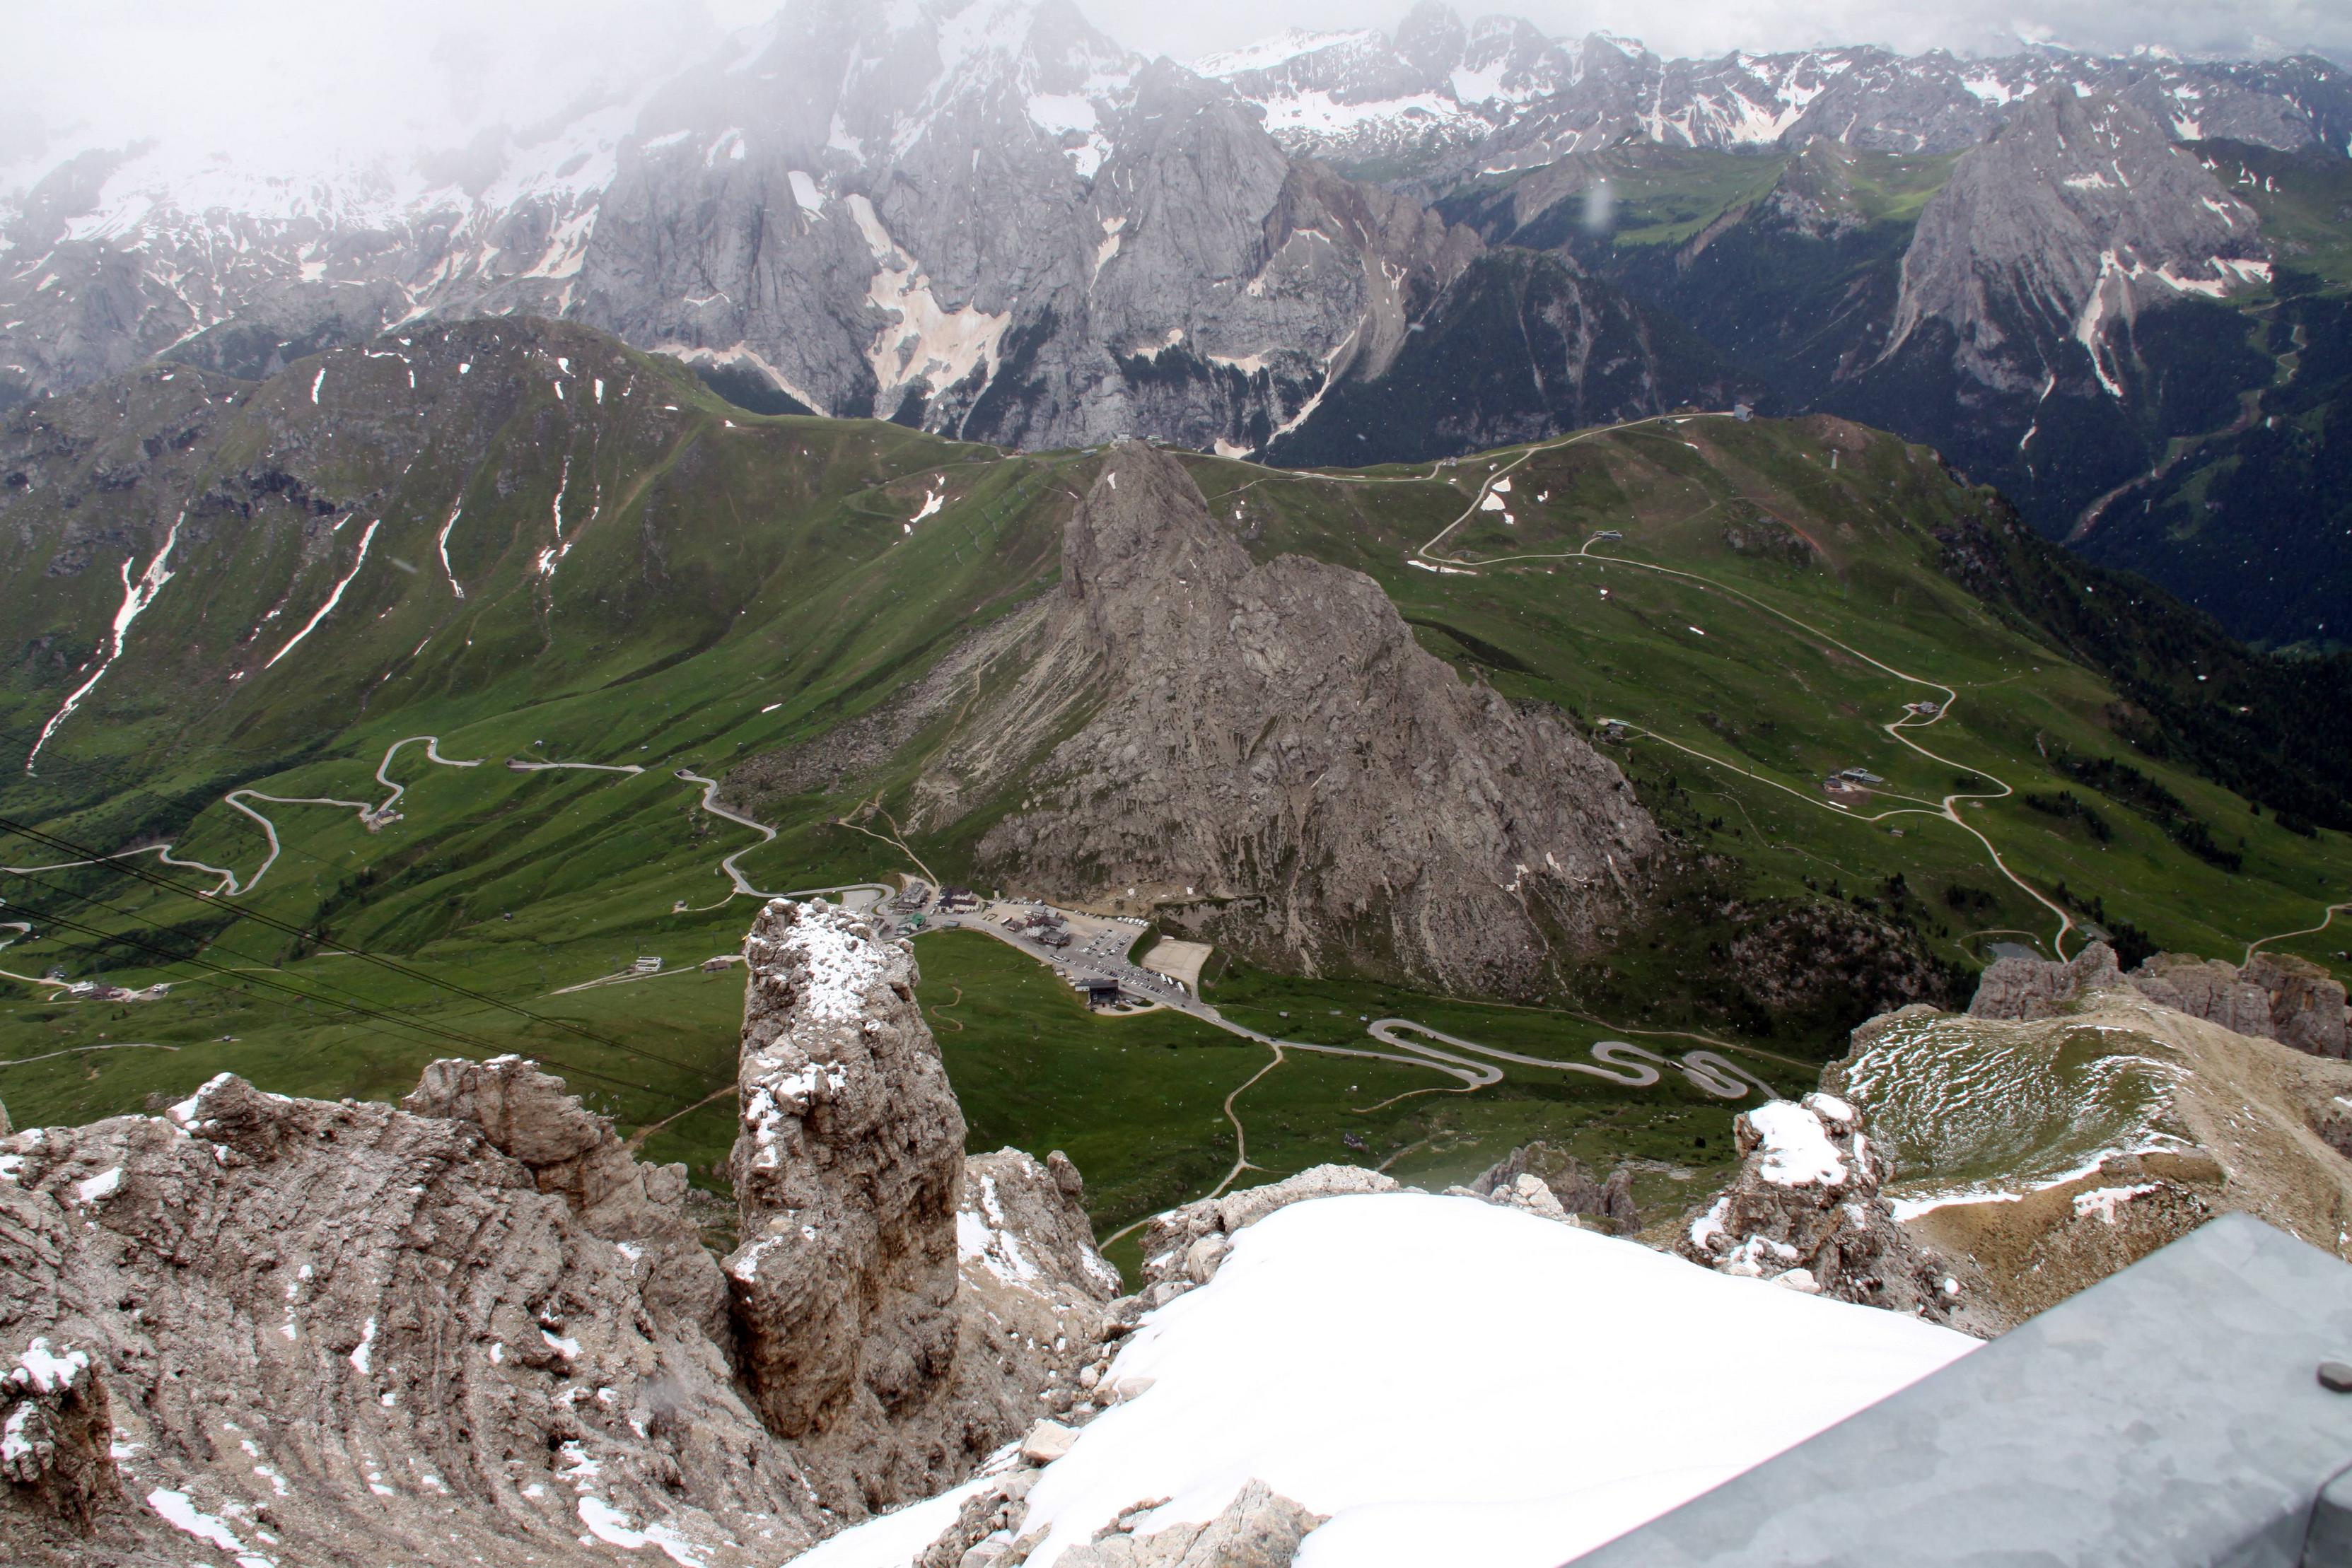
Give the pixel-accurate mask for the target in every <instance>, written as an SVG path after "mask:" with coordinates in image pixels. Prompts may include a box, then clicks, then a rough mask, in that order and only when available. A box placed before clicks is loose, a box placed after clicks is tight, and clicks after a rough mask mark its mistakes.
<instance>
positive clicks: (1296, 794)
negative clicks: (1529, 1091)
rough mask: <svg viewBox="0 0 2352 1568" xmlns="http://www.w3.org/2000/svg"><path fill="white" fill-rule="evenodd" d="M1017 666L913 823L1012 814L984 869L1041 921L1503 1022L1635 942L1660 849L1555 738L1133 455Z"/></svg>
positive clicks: (1579, 757) (1630, 805)
mask: <svg viewBox="0 0 2352 1568" xmlns="http://www.w3.org/2000/svg"><path fill="white" fill-rule="evenodd" d="M1024 654H1025V661H1026V662H1025V665H1024V667H1023V668H1022V670H1021V671H1020V674H1019V675H1018V678H1017V679H1012V680H1008V681H1007V682H1006V685H1005V687H1004V688H1003V690H1002V691H1001V694H1000V695H997V696H996V697H995V698H994V700H993V701H992V702H989V703H986V704H983V705H982V706H979V707H978V708H976V709H975V710H974V711H973V712H972V713H971V715H970V716H969V717H968V718H967V719H966V721H965V722H964V724H963V726H962V727H961V730H960V732H959V734H958V736H957V737H956V738H955V739H954V740H953V741H952V742H951V743H950V746H949V747H947V748H946V749H945V750H944V752H943V754H942V755H941V757H940V759H939V760H938V761H937V762H935V763H934V765H933V767H932V768H931V769H930V771H929V774H927V776H926V777H925V779H923V780H922V782H921V784H920V786H919V790H918V808H919V812H920V814H921V817H922V819H923V820H924V821H928V822H931V823H940V822H943V821H950V820H954V819H956V818H960V817H963V816H967V815H970V814H971V813H972V812H973V811H975V810H979V809H982V807H983V806H987V805H988V804H989V803H990V802H992V801H995V800H1002V799H1003V798H1005V797H1006V796H1007V795H1008V794H1013V797H1014V798H1015V799H1016V800H1017V804H1016V805H1014V806H1013V809H1012V810H1010V811H1008V812H1006V814H1004V815H1003V816H1002V817H1001V818H1000V819H999V820H998V821H996V822H995V823H994V824H993V825H992V826H991V827H990V828H989V829H988V831H986V833H985V834H984V836H983V837H982V840H981V842H980V846H979V854H980V860H981V862H982V866H983V868H984V869H986V870H987V871H988V872H989V873H992V875H997V876H1001V877H1002V878H1003V880H1004V881H1005V882H1007V883H1014V882H1017V883H1020V884H1022V885H1024V886H1028V887H1031V888H1034V889H1037V890H1039V891H1041V892H1049V893H1051V894H1053V896H1054V897H1055V901H1056V902H1060V903H1065V904H1078V905H1084V906H1091V907H1096V908H1099V909H1102V910H1105V911H1107V912H1112V913H1127V912H1134V913H1141V912H1142V911H1144V910H1146V909H1153V908H1156V909H1157V910H1158V911H1159V913H1160V917H1161V919H1162V920H1163V922H1165V923H1166V924H1168V925H1171V927H1174V928H1180V929H1183V930H1186V931H1189V932H1192V933H1195V934H1199V935H1202V936H1209V937H1211V939H1213V940H1215V941H1217V942H1219V943H1222V944H1223V945H1224V946H1227V947H1228V948H1229V949H1235V950H1239V951H1241V952H1243V953H1245V954H1253V955H1256V956H1261V957H1264V958H1268V959H1271V960H1273V961H1276V962H1279V963H1282V964H1284V965H1286V967H1299V968H1305V969H1307V970H1309V971H1318V972H1321V971H1331V970H1341V969H1350V968H1352V969H1360V970H1368V971H1373V972H1379V973H1384V974H1388V975H1392V976H1399V977H1405V978H1409V979H1411V980H1413V981H1415V982H1417V983H1421V984H1426V985H1430V986H1433V987H1438V988H1445V989H1451V990H1457V991H1474V992H1475V991H1487V992H1502V993H1506V994H1513V995H1519V994H1528V993H1532V992H1534V991H1536V990H1538V989H1539V988H1540V987H1541V986H1542V984H1543V982H1544V979H1545V977H1546V976H1547V974H1548V973H1549V966H1550V964H1551V961H1552V959H1553V958H1554V957H1555V956H1559V955H1565V954H1572V953H1576V952H1580V951H1582V950H1586V949H1589V948H1590V947H1591V946H1594V945H1595V944H1596V942H1597V941H1598V930H1599V928H1600V926H1601V925H1604V924H1609V923H1612V922H1613V921H1616V920H1620V919H1623V918H1625V917H1627V916H1628V915H1630V914H1631V913H1632V912H1633V910H1634V909H1635V908H1636V907H1637V906H1638V905H1639V904H1640V902H1641V900H1642V897H1643V887H1644V884H1645V883H1646V881H1647V879H1648V876H1649V873H1650V870H1651V868H1652V865H1653V863H1654V861H1655V860H1656V858H1657V856H1658V855H1659V853H1660V851H1661V849H1662V841H1661V840H1660V837H1659V834H1658V831H1657V829H1656V827H1655V825H1654V823H1653V822H1652V821H1651V820H1650V818H1649V816H1648V814H1647V813H1646V812H1644V811H1643V809H1642V807H1641V805H1640V804H1639V802H1637V801H1636V800H1635V799H1634V797H1633V790H1632V789H1631V788H1630V787H1629V786H1628V785H1627V783H1626V781H1625V779H1624V777H1623V776H1622V774H1621V773H1619V771H1618V770H1617V768H1615V767H1614V766H1613V765H1612V764H1611V763H1609V762H1608V761H1606V760H1604V759H1603V758H1601V757H1600V756H1599V755H1597V754H1596V753H1595V752H1594V751H1593V749H1592V748H1591V747H1590V746H1588V745H1587V744H1586V743H1585V742H1584V740H1583V739H1582V737H1580V736H1579V735H1578V734H1577V733H1576V732H1575V731H1574V730H1573V729H1572V728H1571V727H1570V726H1568V725H1567V724H1565V723H1563V722H1562V721H1561V719H1560V717H1559V716H1558V715H1557V714H1556V713H1554V712H1552V711H1551V710H1549V709H1547V708H1543V707H1540V706H1533V705H1522V704H1517V703H1514V702H1513V701H1511V700H1510V699H1508V698H1507V697H1505V696H1504V695H1501V694H1500V693H1498V692H1496V691H1495V690H1493V689H1492V688H1490V687H1487V686H1485V685H1468V684H1465V683H1464V681H1463V680H1462V679H1461V678H1460V677H1459V676H1458V675H1456V674H1455V673H1454V670H1453V669H1452V668H1451V667H1449V666H1448V665H1446V664H1444V662H1443V661H1441V660H1439V659H1437V658H1436V657H1434V656H1433V655H1432V654H1430V653H1427V652H1425V651H1424V650H1423V648H1422V647H1421V646H1420V644H1419V643H1416V642H1415V641H1414V639H1413V635H1412V629H1411V628H1410V627H1408V626H1407V625H1406V623H1405V622H1404V620H1403V618H1402V616H1401V615H1399V613H1398V612H1397V610H1396V607H1395V606H1394V605H1393V604H1391V602H1390V601H1389V599H1388V597H1387V595H1386V594H1384V593H1383V592H1382V591H1381V587H1380V585H1379V584H1378V583H1377V582H1375V581H1373V580H1371V579H1370V578H1369V577H1367V576H1365V575H1363V574H1362V573H1360V572H1356V571H1349V570H1344V569H1342V568H1339V567H1334V566H1328V565H1326V564H1324V563H1322V562H1319V561H1314V560H1309V559H1305V558H1303V557H1298V556H1282V557H1279V558H1277V559H1274V560H1271V561H1268V562H1265V563H1263V564H1261V563H1258V562H1255V561H1254V560H1252V559H1251V557H1250V555H1249V552H1248V551H1247V550H1246V549H1244V548H1243V544H1242V541H1241V539H1240V538H1239V537H1237V535H1236V534H1235V533H1234V531H1233V530H1231V529H1230V528H1226V527H1225V526H1224V525H1223V524H1221V523H1220V522H1219V521H1218V520H1217V519H1216V518H1214V517H1212V516H1211V515H1210V512H1209V509H1208V507H1207V504H1206V503H1205V502H1204V501H1203V499H1202V495H1201V492H1200V490H1199V488H1198V487H1197V486H1195V485H1194V484H1193V482H1192V476H1191V475H1190V473H1189V472H1188V471H1187V470H1186V469H1185V467H1184V465H1182V464H1181V463H1180V462H1179V461H1178V460H1177V459H1176V458H1175V457H1173V456H1171V455H1168V454H1166V453H1164V452H1160V451H1157V450H1155V449H1153V448H1151V447H1150V446H1149V445H1145V444H1137V443H1127V444H1120V445H1118V446H1117V447H1114V448H1113V449H1112V451H1111V454H1110V455H1109V456H1108V458H1107V459H1106V461H1105V462H1104V465H1103V468H1102V471H1101V474H1100V476H1099V477H1098V478H1097V480H1096V482H1095V485H1094V486H1093V487H1092V488H1091V489H1090V490H1089V491H1088V493H1087V497H1085V499H1084V501H1083V503H1082V504H1081V505H1080V506H1079V507H1078V508H1077V509H1076V513H1075V514H1074V516H1073V517H1072V518H1071V520H1070V522H1069V524H1068V526H1067V528H1066V531H1065V534H1064V539H1063V554H1062V582H1061V586H1060V588H1059V589H1058V590H1057V591H1056V592H1055V595H1054V597H1053V599H1052V600H1051V601H1050V602H1049V604H1048V605H1047V606H1046V607H1045V610H1044V612H1043V614H1042V616H1041V618H1040V622H1039V625H1038V628H1037V631H1036V632H1035V634H1034V638H1033V640H1032V641H1031V642H1030V643H1027V644H1026V645H1025V649H1024Z"/></svg>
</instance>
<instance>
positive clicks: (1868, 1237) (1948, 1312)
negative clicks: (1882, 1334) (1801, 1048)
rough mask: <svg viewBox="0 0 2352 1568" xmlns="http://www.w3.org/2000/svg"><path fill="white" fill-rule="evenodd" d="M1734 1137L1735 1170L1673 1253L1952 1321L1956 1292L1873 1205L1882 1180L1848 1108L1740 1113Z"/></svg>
mask: <svg viewBox="0 0 2352 1568" xmlns="http://www.w3.org/2000/svg"><path fill="white" fill-rule="evenodd" d="M1732 1133H1733V1137H1734V1139H1735V1141H1736V1143H1737V1145H1738V1150H1739V1156H1740V1165H1739V1170H1738V1174H1737V1175H1736V1176H1733V1178H1732V1181H1731V1185H1730V1186H1727V1187H1726V1188H1725V1189H1724V1190H1723V1192H1722V1194H1721V1195H1720V1196H1718V1197H1717V1198H1716V1200H1715V1202H1714V1203H1713V1204H1712V1205H1711V1206H1710V1207H1708V1208H1707V1209H1706V1212H1705V1213H1703V1214H1701V1215H1700V1216H1698V1218H1696V1219H1694V1220H1693V1221H1692V1222H1691V1224H1690V1226H1689V1228H1687V1229H1686V1230H1685V1232H1684V1234H1683V1235H1682V1237H1681V1238H1679V1239H1677V1241H1676V1242H1675V1251H1677V1252H1678V1253H1680V1254H1681V1255H1682V1256H1683V1257H1685V1258H1687V1259H1689V1260H1692V1261H1693V1262H1695V1263H1703V1264H1705V1265H1706V1266H1707V1267H1708V1268H1711V1269H1713V1270H1716V1271H1717V1272H1718V1273H1723V1274H1734V1275H1740V1276H1744V1277H1746V1278H1748V1279H1759V1280H1771V1281H1778V1282H1780V1283H1781V1284H1783V1285H1786V1286H1788V1287H1790V1289H1792V1290H1800V1291H1806V1292H1807V1293H1809V1294H1819V1295H1825V1296H1832V1297H1835V1298H1837V1299H1838V1300H1840V1301H1856V1302H1860V1303H1862V1304H1863V1305H1865V1306H1874V1307H1885V1308H1888V1309H1890V1310H1892V1311H1895V1312H1910V1313H1914V1314H1916V1315H1917V1316H1921V1317H1925V1318H1927V1319H1930V1320H1931V1321H1934V1322H1948V1321H1949V1320H1950V1319H1951V1318H1952V1316H1953V1313H1954V1309H1955V1308H1956V1307H1957V1306H1958V1304H1959V1303H1958V1300H1957V1297H1958V1289H1957V1284H1956V1283H1955V1284H1954V1285H1951V1286H1948V1285H1947V1283H1946V1281H1948V1280H1950V1279H1951V1278H1952V1277H1951V1276H1950V1275H1949V1274H1948V1272H1947V1271H1946V1269H1945V1266H1944V1263H1943V1260H1941V1259H1939V1258H1937V1256H1936V1255H1935V1254H1934V1253H1932V1252H1929V1251H1927V1249H1924V1248H1921V1247H1919V1246H1918V1245H1916V1243H1915V1242H1913V1241H1912V1240H1911V1239H1910V1238H1909V1237H1908V1236H1906V1234H1905V1233H1904V1231H1903V1230H1902V1228H1900V1227H1899V1226H1897V1225H1896V1224H1895V1213H1894V1209H1893V1207H1891V1206H1890V1205H1889V1204H1888V1203H1887V1201H1886V1200H1885V1198H1883V1197H1880V1196H1879V1186H1880V1184H1881V1182H1882V1181H1883V1180H1884V1179H1885V1176H1886V1175H1887V1172H1886V1171H1885V1167H1884V1166H1883V1164H1882V1162H1881V1161H1880V1160H1879V1159H1878V1157H1877V1155H1875V1153H1874V1151H1873V1149H1872V1147H1871V1144H1870V1140H1869V1137H1868V1135H1867V1134H1865V1133H1864V1130H1863V1122H1862V1115H1861V1113H1860V1112H1858V1111H1857V1110H1856V1109H1855V1108H1854V1107H1853V1105H1852V1104H1851V1103H1848V1102H1847V1101H1845V1100H1843V1099H1840V1098H1839V1097H1838V1096H1836V1095H1834V1094H1827V1093H1815V1094H1808V1095H1806V1096H1805V1097H1804V1099H1803V1100H1802V1101H1801V1102H1799V1101H1788V1100H1774V1101H1771V1102H1769V1103H1766V1104H1763V1105H1759V1106H1757V1107H1756V1108H1754V1109H1753V1110H1749V1111H1745V1112H1742V1113H1740V1114H1739V1116H1738V1118H1737V1119H1736V1120H1735V1121H1734V1122H1733V1124H1732ZM1954 1326H1964V1325H1959V1324H1955V1325H1954Z"/></svg>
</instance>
